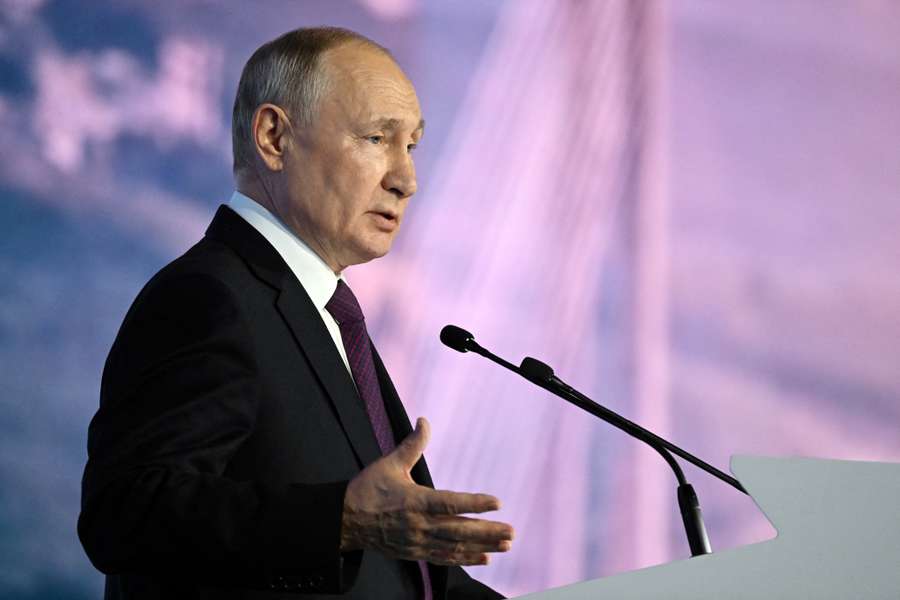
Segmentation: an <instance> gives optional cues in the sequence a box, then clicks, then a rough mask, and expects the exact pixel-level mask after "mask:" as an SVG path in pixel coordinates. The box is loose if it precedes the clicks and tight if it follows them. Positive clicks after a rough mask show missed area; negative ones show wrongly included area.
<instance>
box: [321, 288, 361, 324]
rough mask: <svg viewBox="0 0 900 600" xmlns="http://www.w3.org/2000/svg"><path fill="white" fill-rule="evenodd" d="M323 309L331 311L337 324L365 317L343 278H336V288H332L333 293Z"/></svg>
mask: <svg viewBox="0 0 900 600" xmlns="http://www.w3.org/2000/svg"><path fill="white" fill-rule="evenodd" d="M325 310H327V311H328V312H329V313H331V316H332V317H334V320H335V321H337V322H338V325H343V324H344V323H354V322H356V321H362V320H363V319H365V317H364V316H363V312H362V309H361V308H360V307H359V302H357V300H356V296H354V295H353V291H352V290H351V289H350V286H348V285H347V284H346V283H344V280H343V279H338V284H337V289H335V290H334V294H332V296H331V299H330V300H329V301H328V304H326V305H325Z"/></svg>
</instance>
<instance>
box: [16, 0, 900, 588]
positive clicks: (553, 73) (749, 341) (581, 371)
mask: <svg viewBox="0 0 900 600" xmlns="http://www.w3.org/2000/svg"><path fill="white" fill-rule="evenodd" d="M0 15H2V20H0V48H2V56H0V84H2V85H0V148H2V156H3V160H2V161H0V189H2V192H3V199H2V201H0V227H2V228H3V229H2V233H3V235H2V236H0V238H2V239H0V250H2V252H0V275H2V277H0V386H2V387H0V402H2V408H3V410H2V411H0V412H2V416H0V431H2V433H0V484H2V485H0V557H2V558H0V595H3V596H4V597H10V598H42V597H57V598H89V597H98V595H99V594H100V589H101V586H102V577H101V576H100V575H99V574H98V573H97V572H96V571H94V570H93V569H92V567H91V566H90V564H89V563H88V561H87V559H86V558H85V556H84V554H83V552H82V550H81V549H80V546H79V545H78V541H77V538H76V537H75V519H76V517H77V511H78V501H79V500H78V498H79V482H80V476H81V469H82V467H83V463H84V459H85V450H84V445H85V436H86V427H87V423H88V420H89V419H90V417H91V415H92V414H93V411H94V410H95V408H96V404H97V394H98V387H99V377H100V371H101V368H102V364H103V360H104V358H105V354H106V352H107V351H108V348H109V345H110V343H111V341H112V339H113V337H114V335H115V332H116V330H117V328H118V325H119V323H120V322H121V319H122V316H123V315H124V312H125V310H126V309H127V307H128V305H129V303H130V301H131V300H132V299H133V297H134V295H135V294H136V293H137V291H138V290H139V289H140V286H141V285H142V284H143V283H144V282H145V281H146V280H147V279H148V278H149V276H150V275H152V273H153V272H154V271H156V270H157V269H158V268H159V267H161V266H162V265H163V264H165V263H166V262H168V261H169V260H171V259H172V258H174V257H175V256H177V255H178V254H180V253H181V252H183V251H184V250H185V249H186V248H187V247H188V246H189V245H190V244H192V243H193V242H194V241H195V240H197V239H198V238H199V237H200V236H201V235H202V232H203V230H204V229H205V226H206V224H207V223H208V221H209V219H210V218H211V216H212V214H213V212H214V210H215V208H216V206H217V205H218V204H219V203H221V202H224V201H226V200H227V198H228V196H229V195H230V191H231V181H230V132H229V127H230V125H229V124H230V109H231V102H232V99H233V94H234V88H235V86H236V82H237V78H238V76H239V73H240V69H241V67H242V65H243V62H244V61H245V60H246V58H247V57H248V56H249V55H250V53H251V52H252V50H253V49H254V48H255V47H256V46H258V45H259V44H260V43H262V42H264V41H266V40H268V39H271V38H273V37H275V36H276V35H278V34H280V33H282V32H283V31H285V30H286V29H289V28H291V27H294V26H302V25H313V24H321V23H328V24H337V25H343V26H347V27H350V28H354V29H357V30H359V31H361V32H363V33H365V34H367V35H370V36H371V37H373V38H374V39H376V40H377V41H379V42H381V43H383V44H385V45H387V46H388V47H390V48H391V49H392V50H394V52H395V54H396V55H397V57H398V59H399V61H400V62H401V64H402V65H403V66H404V67H405V68H406V69H407V71H408V72H409V74H410V76H411V78H412V79H413V81H414V83H415V84H416V86H417V88H418V90H419V93H420V97H421V100H422V105H423V109H424V113H425V117H426V119H427V120H428V132H427V135H426V136H425V140H424V142H423V143H422V144H421V146H420V148H419V150H418V151H417V153H418V154H417V160H418V165H419V173H420V181H419V189H420V192H419V194H418V196H417V197H416V198H415V199H414V200H413V202H412V205H411V210H410V214H409V216H408V218H407V220H406V222H405V225H404V228H405V230H404V231H403V232H402V233H401V238H400V239H399V241H398V243H397V244H396V246H395V248H394V251H393V252H392V253H391V254H390V255H389V256H388V257H386V258H384V259H382V260H380V261H377V262H374V263H371V264H369V265H365V266H361V267H355V268H352V269H350V270H349V271H348V274H347V276H348V280H349V281H350V283H351V285H353V287H354V289H355V290H356V291H357V293H358V295H359V296H360V298H361V301H362V303H363V307H364V309H365V311H366V313H367V320H368V323H369V327H370V331H371V333H372V336H373V338H374V339H375V342H376V344H377V345H378V347H379V348H380V349H381V351H382V354H383V356H384V358H385V361H386V362H387V364H388V367H389V369H390V370H391V373H392V374H393V376H394V379H395V382H396V384H397V387H398V389H399V390H400V393H401V396H402V397H403V398H404V401H405V403H406V405H407V408H408V410H409V412H410V414H411V416H413V417H415V416H419V415H424V416H427V417H428V418H429V419H430V420H431V423H432V426H433V433H434V435H433V440H432V443H431V445H430V447H429V449H428V452H427V456H428V459H429V462H430V464H431V468H432V471H433V473H434V475H435V480H436V482H437V484H438V485H439V486H440V487H443V488H450V489H458V490H469V491H484V492H490V493H493V494H496V495H497V496H499V497H500V498H501V499H502V500H503V503H504V507H503V509H502V510H501V511H500V512H499V514H498V517H499V518H502V519H504V520H507V521H508V522H510V523H512V524H513V525H514V526H515V527H516V530H517V541H516V543H515V547H514V549H513V550H512V551H511V552H510V553H509V554H507V555H503V556H497V557H495V560H494V561H493V563H492V564H491V565H490V566H489V567H483V568H476V569H471V572H472V573H473V574H474V575H475V576H476V577H478V578H480V579H482V580H484V581H486V582H487V583H489V584H491V585H493V586H495V587H496V588H497V589H499V590H500V591H502V592H504V593H506V594H509V595H512V594H518V593H524V592H529V591H536V590H540V589H545V588H548V587H553V586H559V585H563V584H566V583H571V582H575V581H581V580H585V579H590V578H595V577H600V576H603V575H608V574H611V573H615V572H620V571H623V570H629V569H635V568H639V567H643V566H647V565H651V564H656V563H660V562H665V561H670V560H674V559H678V558H684V557H686V556H687V555H688V549H687V544H686V542H685V541H684V539H683V532H682V531H681V529H680V527H681V526H680V521H679V519H678V514H677V505H676V502H675V497H674V490H675V482H674V478H673V477H672V475H671V473H669V472H668V470H667V468H666V466H665V465H664V464H663V463H662V461H661V459H660V458H659V457H658V455H656V454H655V453H654V452H653V451H651V450H646V449H644V448H643V447H641V446H640V445H639V444H638V443H637V442H633V441H632V440H630V439H628V438H626V437H625V436H624V435H622V434H620V433H619V432H618V431H616V430H614V429H612V428H611V427H610V426H608V425H606V424H604V423H601V422H597V421H595V420H594V419H593V418H592V417H590V416H589V415H587V414H585V413H583V412H581V411H580V410H578V409H576V408H574V407H572V406H570V405H567V404H565V403H563V402H562V401H559V400H556V399H555V398H553V397H550V396H549V395H548V394H546V393H544V392H543V391H541V390H537V389H534V388H532V387H531V386H530V385H529V384H527V383H526V382H524V381H523V380H519V379H517V378H515V377H514V376H513V375H512V374H510V373H508V372H505V371H503V370H500V369H499V368H497V367H495V366H493V365H491V364H490V363H488V362H487V361H484V360H483V359H480V358H478V357H476V356H474V355H465V356H464V355H460V354H456V353H454V352H452V351H450V350H448V349H446V348H444V347H443V346H441V345H440V343H439V341H438V338H437V334H438V332H439V330H440V328H441V327H442V326H443V325H444V324H447V323H455V324H458V325H461V326H463V327H465V328H467V329H469V330H471V331H472V332H474V333H475V335H476V337H477V339H478V340H479V341H480V342H481V343H482V344H483V345H485V346H487V347H489V348H491V349H493V350H494V351H496V352H497V353H499V354H500V355H501V356H504V357H506V358H508V359H509V360H511V361H512V362H518V361H519V360H520V359H521V358H522V357H523V356H526V355H532V356H535V357H538V358H541V359H543V360H545V361H547V362H548V363H550V364H551V365H553V366H554V368H555V369H556V372H557V374H558V375H559V376H560V377H562V378H563V379H565V380H566V381H568V382H569V383H571V384H572V385H574V386H576V387H578V388H579V389H581V390H582V391H583V392H585V393H587V394H588V395H590V396H592V397H593V398H594V399H596V400H597V401H599V402H601V403H603V404H604V405H606V406H607V407H609V408H611V409H613V410H617V411H619V412H620V413H622V414H623V415H625V416H627V417H628V418H631V419H633V420H635V421H637V422H639V423H641V424H643V425H644V426H646V427H648V428H650V429H653V430H655V431H656V432H658V433H660V434H661V435H664V436H666V437H669V438H670V439H671V440H673V441H674V442H675V443H677V444H679V445H681V446H683V447H684V448H686V449H688V450H690V451H692V452H695V453H697V454H699V455H700V456H702V457H704V458H705V459H706V460H708V461H709V462H711V463H713V464H714V465H716V466H719V467H720V468H722V469H725V470H727V466H728V461H729V457H730V456H731V455H733V454H736V453H744V454H748V453H749V454H762V455H774V456H785V455H787V456H795V455H801V456H819V457H831V458H842V459H855V460H883V461H900V435H898V433H900V401H898V398H900V363H898V358H897V351H898V341H900V277H897V275H896V271H897V266H898V264H900V236H898V231H900V192H898V190H900V143H898V140H900V42H898V40H900V5H898V4H897V3H894V2H890V1H877V0H867V1H862V2H839V1H827V2H819V1H815V0H796V1H794V2H789V3H787V2H776V1H765V2H751V1H736V2H728V3H723V2H713V1H688V0H675V1H672V2H662V1H660V0H646V1H642V2H625V1H619V2H614V1H599V0H594V1H578V2H576V1H574V0H558V1H556V2H546V1H545V0H515V1H513V0H508V1H506V2H503V1H500V0H491V1H480V0H468V1H462V2H440V1H438V0H390V1H387V0H365V1H362V0H361V1H359V2H350V1H339V2H328V1H324V0H322V1H313V2H304V3H296V2H268V3H254V4H250V3H247V4H245V3H217V2H208V1H199V0H197V1H192V2H179V3H156V2H147V1H138V0H129V1H123V2H104V1H101V2H92V3H78V2H72V1H56V2H49V1H48V2H43V1H41V0H7V1H6V2H2V3H0ZM685 470H686V473H687V475H688V478H689V480H691V482H692V483H693V484H694V486H695V487H696V488H697V490H698V493H699V495H700V499H701V502H702V505H703V508H704V514H705V516H706V523H707V527H708V529H709V534H710V538H711V540H712V544H713V547H714V549H716V550H721V549H726V548H730V547H735V546H739V545H743V544H747V543H752V542H756V541H760V540H763V539H766V538H768V537H771V536H772V535H774V531H773V530H772V529H771V527H770V526H769V525H768V523H767V521H766V520H765V518H764V517H763V516H762V515H761V514H760V513H759V511H758V510H757V509H756V507H755V506H754V505H753V503H752V501H750V500H748V499H746V498H744V497H742V496H741V495H740V494H738V493H737V492H735V491H734V490H732V489H731V488H729V487H728V486H725V485H724V484H720V483H718V482H717V481H716V480H713V479H711V478H710V477H709V476H707V475H705V474H704V473H702V472H700V471H698V470H696V469H694V468H693V467H685Z"/></svg>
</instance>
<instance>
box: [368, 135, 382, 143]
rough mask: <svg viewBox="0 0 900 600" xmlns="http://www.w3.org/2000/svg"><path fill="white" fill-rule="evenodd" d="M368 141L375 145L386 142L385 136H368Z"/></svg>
mask: <svg viewBox="0 0 900 600" xmlns="http://www.w3.org/2000/svg"><path fill="white" fill-rule="evenodd" d="M366 140H368V141H369V142H371V143H373V144H380V143H382V142H383V141H384V136H383V135H370V136H366Z"/></svg>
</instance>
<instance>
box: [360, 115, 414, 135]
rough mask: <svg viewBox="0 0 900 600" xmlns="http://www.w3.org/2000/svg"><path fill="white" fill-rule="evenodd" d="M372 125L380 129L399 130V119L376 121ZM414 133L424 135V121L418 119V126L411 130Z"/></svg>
mask: <svg viewBox="0 0 900 600" xmlns="http://www.w3.org/2000/svg"><path fill="white" fill-rule="evenodd" d="M372 125H373V126H374V127H382V128H384V129H399V128H400V119H393V118H390V119H389V118H385V119H378V120H377V121H375V122H373V123H372ZM416 131H421V132H422V133H425V119H419V125H418V126H417V127H416V128H415V129H413V133H415V132H416Z"/></svg>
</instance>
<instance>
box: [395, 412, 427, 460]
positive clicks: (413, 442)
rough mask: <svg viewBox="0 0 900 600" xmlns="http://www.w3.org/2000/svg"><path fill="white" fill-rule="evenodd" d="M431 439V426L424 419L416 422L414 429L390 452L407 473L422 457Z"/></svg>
mask: <svg viewBox="0 0 900 600" xmlns="http://www.w3.org/2000/svg"><path fill="white" fill-rule="evenodd" d="M430 438H431V425H430V424H429V423H428V420H427V419H426V418H425V417H419V418H418V419H417V420H416V428H415V429H414V430H413V432H412V433H410V434H409V435H408V436H406V437H405V438H403V441H402V442H400V444H399V445H398V446H397V447H396V448H395V449H394V451H393V452H391V455H392V456H393V457H394V458H395V459H396V460H397V461H399V462H400V464H401V466H402V467H403V468H404V469H405V470H407V471H409V470H410V469H412V468H413V466H414V465H415V464H416V463H417V462H418V461H419V459H420V458H421V457H422V453H423V452H425V447H426V446H427V445H428V440H429V439H430Z"/></svg>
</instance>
